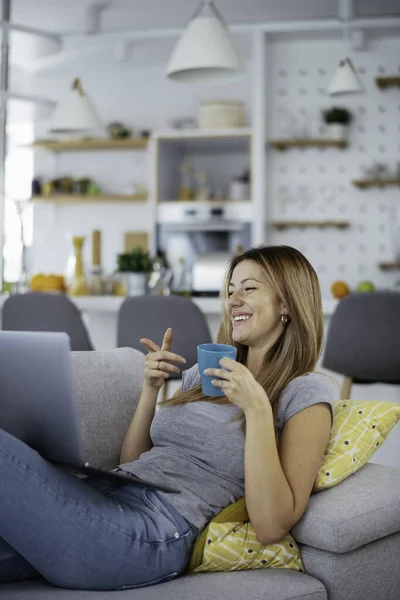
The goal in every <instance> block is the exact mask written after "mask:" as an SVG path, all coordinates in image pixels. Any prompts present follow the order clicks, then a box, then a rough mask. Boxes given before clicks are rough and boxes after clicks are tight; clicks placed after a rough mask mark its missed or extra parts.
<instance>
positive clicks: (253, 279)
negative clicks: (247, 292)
mask: <svg viewBox="0 0 400 600" xmlns="http://www.w3.org/2000/svg"><path fill="white" fill-rule="evenodd" d="M246 281H257V283H262V282H261V281H259V280H258V279H256V278H255V277H247V279H242V281H241V282H240V283H241V284H242V283H246ZM230 285H233V287H235V286H234V284H233V283H228V287H229V286H230Z"/></svg>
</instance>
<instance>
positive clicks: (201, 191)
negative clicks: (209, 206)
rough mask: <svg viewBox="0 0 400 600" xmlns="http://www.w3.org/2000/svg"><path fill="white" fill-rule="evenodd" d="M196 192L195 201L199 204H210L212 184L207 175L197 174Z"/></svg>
mask: <svg viewBox="0 0 400 600" xmlns="http://www.w3.org/2000/svg"><path fill="white" fill-rule="evenodd" d="M194 179H195V181H196V191H195V194H194V199H195V200H196V201H197V202H208V200H210V198H211V191H210V183H209V180H208V175H207V174H206V173H195V174H194Z"/></svg>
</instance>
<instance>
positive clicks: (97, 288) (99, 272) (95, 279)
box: [89, 229, 104, 296]
mask: <svg viewBox="0 0 400 600" xmlns="http://www.w3.org/2000/svg"><path fill="white" fill-rule="evenodd" d="M89 293H90V294H91V295H93V296H100V295H101V294H103V293H104V280H103V269H102V267H101V231H99V230H98V229H95V230H94V231H92V268H91V271H90V277H89Z"/></svg>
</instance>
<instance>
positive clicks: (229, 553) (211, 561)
mask: <svg viewBox="0 0 400 600" xmlns="http://www.w3.org/2000/svg"><path fill="white" fill-rule="evenodd" d="M207 530H208V531H207V541H206V545H205V547H204V552H203V560H202V562H201V564H200V565H198V566H197V567H194V568H190V570H191V571H192V572H193V573H201V572H202V571H243V570H245V569H266V568H268V567H269V568H275V569H296V570H297V571H304V566H303V562H302V560H301V555H300V551H299V548H298V546H297V544H296V542H295V541H294V539H293V537H292V536H291V535H290V534H287V535H286V536H285V537H284V538H283V540H281V541H280V542H277V543H276V544H269V545H267V546H264V545H262V544H260V542H259V541H258V540H257V537H256V534H255V533H254V529H253V527H252V525H251V523H249V522H247V523H240V522H239V523H212V522H211V523H210V525H209V527H208V528H207Z"/></svg>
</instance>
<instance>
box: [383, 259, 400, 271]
mask: <svg viewBox="0 0 400 600" xmlns="http://www.w3.org/2000/svg"><path fill="white" fill-rule="evenodd" d="M378 266H379V268H380V269H382V271H400V260H398V261H394V262H381V263H379V265H378Z"/></svg>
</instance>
